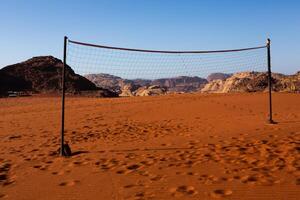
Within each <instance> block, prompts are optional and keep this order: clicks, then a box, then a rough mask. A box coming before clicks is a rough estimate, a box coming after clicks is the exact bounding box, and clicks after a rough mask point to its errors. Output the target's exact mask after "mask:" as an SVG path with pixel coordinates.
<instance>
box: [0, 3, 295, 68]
mask: <svg viewBox="0 0 300 200" xmlns="http://www.w3.org/2000/svg"><path fill="white" fill-rule="evenodd" d="M0 27H1V37H0V68H2V67H4V66H6V65H8V64H13V63H16V62H19V61H23V60H26V59H28V58H30V57H33V56H38V55H53V56H56V57H58V58H61V57H62V46H63V36H64V35H67V36H68V37H69V38H70V39H74V40H80V41H85V42H91V43H99V44H104V45H112V46H122V47H132V48H146V49H163V50H207V49H208V50H214V49H228V48H241V47H248V46H257V45H262V44H264V43H265V40H266V38H267V37H270V38H271V39H272V58H273V69H274V71H278V72H284V73H294V72H296V71H299V70H300V1H299V0H294V1H292V0H248V1H246V0H236V1H233V0H231V1H229V0H206V1H204V0H118V1H117V0H107V1H104V0H102V1H101V0H98V1H96V0H95V1H92V0H85V1H84V0H82V1H78V0H49V1H46V0H44V1H43V0H26V1H25V0H18V1H17V0H2V1H1V4H0Z"/></svg>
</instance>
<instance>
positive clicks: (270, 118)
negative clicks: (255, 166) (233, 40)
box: [267, 38, 274, 124]
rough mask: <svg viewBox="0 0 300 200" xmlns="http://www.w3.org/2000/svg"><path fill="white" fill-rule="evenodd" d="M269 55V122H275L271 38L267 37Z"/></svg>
mask: <svg viewBox="0 0 300 200" xmlns="http://www.w3.org/2000/svg"><path fill="white" fill-rule="evenodd" d="M267 56H268V89H269V119H268V121H269V123H270V124H274V121H273V114H272V72H271V40H270V39H269V38H268V39H267Z"/></svg>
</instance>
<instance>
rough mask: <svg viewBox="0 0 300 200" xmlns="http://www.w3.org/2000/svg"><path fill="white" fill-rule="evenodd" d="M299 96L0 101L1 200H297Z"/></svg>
mask: <svg viewBox="0 0 300 200" xmlns="http://www.w3.org/2000/svg"><path fill="white" fill-rule="evenodd" d="M299 102H300V95H299V94H274V119H275V121H277V122H278V124H276V125H269V124H267V123H266V120H267V113H268V109H267V108H268V107H267V106H268V104H267V94H262V93H258V94H255V93H253V94H219V95H217V94H213V95H203V94H182V95H166V96H157V97H132V98H119V99H95V98H70V97H68V98H67V102H66V129H67V130H66V140H67V141H68V142H69V144H70V145H71V147H72V151H73V152H74V153H75V155H73V156H72V157H71V158H61V157H58V156H57V155H54V153H53V152H56V150H57V149H58V145H59V131H60V99H59V98H55V97H48V98H46V97H40V98H38V97H32V98H31V97H29V98H12V99H0V116H1V118H0V138H1V140H0V153H1V154H0V199H1V198H3V199H30V200H32V199H104V200H106V199H215V198H219V199H223V198H224V199H243V200H247V199H249V200H250V199H289V200H290V199H295V200H296V199H300V190H299V186H300V154H299V151H300V150H299V149H300V103H299Z"/></svg>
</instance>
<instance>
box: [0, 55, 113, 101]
mask: <svg viewBox="0 0 300 200" xmlns="http://www.w3.org/2000/svg"><path fill="white" fill-rule="evenodd" d="M62 66H63V63H62V61H61V60H59V59H57V58H54V57H52V56H40V57H33V58H31V59H29V60H27V61H25V62H21V63H17V64H14V65H9V66H6V67H4V68H2V69H1V70H0V94H1V95H5V94H6V93H7V92H8V91H28V92H33V93H57V92H59V91H61V73H62ZM98 90H101V94H102V96H114V95H115V94H113V93H112V92H110V91H108V90H103V89H102V88H98V87H96V85H95V84H94V83H92V82H91V81H89V80H88V79H86V78H85V77H82V76H80V75H78V74H75V72H74V71H73V70H72V69H71V67H69V66H67V67H66V91H67V92H69V93H78V92H80V91H94V93H95V91H98Z"/></svg>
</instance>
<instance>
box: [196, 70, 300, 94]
mask: <svg viewBox="0 0 300 200" xmlns="http://www.w3.org/2000/svg"><path fill="white" fill-rule="evenodd" d="M267 89H268V75H267V73H265V72H240V73H235V74H233V75H232V76H231V77H229V78H227V79H226V80H213V81H211V82H209V83H208V84H206V85H205V87H204V88H203V89H201V92H209V93H227V92H260V91H265V90H267ZM272 89H273V91H278V92H299V91H300V75H299V72H298V73H296V74H295V75H283V74H278V73H272Z"/></svg>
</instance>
